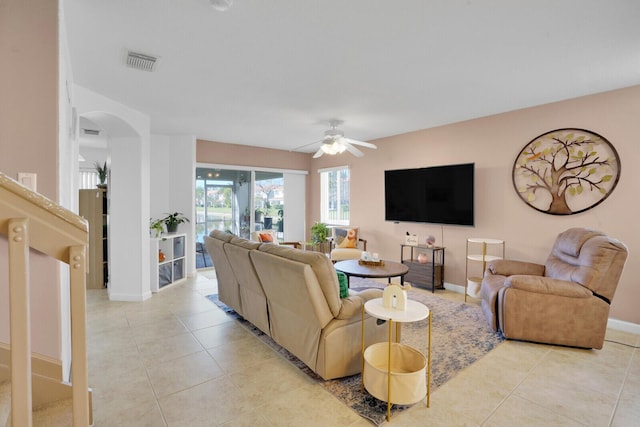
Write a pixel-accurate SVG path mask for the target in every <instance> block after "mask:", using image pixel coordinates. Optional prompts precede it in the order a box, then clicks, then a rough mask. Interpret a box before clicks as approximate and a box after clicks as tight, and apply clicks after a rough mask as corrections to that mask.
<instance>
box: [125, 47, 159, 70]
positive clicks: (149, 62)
mask: <svg viewBox="0 0 640 427" xmlns="http://www.w3.org/2000/svg"><path fill="white" fill-rule="evenodd" d="M157 62H158V58H156V57H154V56H149V55H144V54H142V53H136V52H131V51H129V52H128V53H127V66H128V67H130V68H135V69H136V70H142V71H149V72H151V71H153V67H155V65H156V63H157Z"/></svg>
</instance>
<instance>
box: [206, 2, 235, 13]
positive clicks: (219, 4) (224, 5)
mask: <svg viewBox="0 0 640 427" xmlns="http://www.w3.org/2000/svg"><path fill="white" fill-rule="evenodd" d="M209 3H211V6H212V7H213V8H214V9H215V10H219V11H220V12H224V11H225V10H227V9H229V8H230V7H231V5H232V4H233V0H209Z"/></svg>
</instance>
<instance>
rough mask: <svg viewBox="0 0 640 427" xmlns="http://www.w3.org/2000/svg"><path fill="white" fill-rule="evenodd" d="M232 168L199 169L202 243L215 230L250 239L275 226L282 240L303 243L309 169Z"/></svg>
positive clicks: (198, 226)
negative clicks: (307, 172) (256, 232)
mask: <svg viewBox="0 0 640 427" xmlns="http://www.w3.org/2000/svg"><path fill="white" fill-rule="evenodd" d="M231 168H232V166H231V167H215V166H204V165H202V166H198V167H197V168H196V197H195V200H196V224H195V225H196V242H199V243H202V242H204V239H203V237H204V236H206V235H208V234H209V233H210V232H211V231H212V230H221V231H226V232H229V233H232V234H235V235H236V236H240V237H243V238H245V239H251V232H252V231H260V230H273V231H275V232H276V233H277V237H278V240H280V241H303V240H304V237H305V222H304V218H305V187H306V185H305V180H306V172H305V171H278V170H273V171H269V170H251V169H241V168H239V169H231ZM285 188H286V190H285ZM285 202H286V203H285ZM285 224H286V227H285ZM197 246H198V245H196V247H197ZM196 259H198V258H197V257H196Z"/></svg>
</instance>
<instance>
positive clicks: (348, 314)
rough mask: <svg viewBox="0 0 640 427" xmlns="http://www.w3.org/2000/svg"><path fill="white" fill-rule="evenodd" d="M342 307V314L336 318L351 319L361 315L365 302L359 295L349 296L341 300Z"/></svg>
mask: <svg viewBox="0 0 640 427" xmlns="http://www.w3.org/2000/svg"><path fill="white" fill-rule="evenodd" d="M340 301H341V302H342V305H341V306H340V312H339V313H338V315H337V316H336V319H342V320H346V319H351V318H352V317H353V316H355V315H356V314H360V313H361V310H362V305H363V304H364V301H363V300H362V298H360V297H359V296H357V295H349V296H348V297H346V298H342V300H340Z"/></svg>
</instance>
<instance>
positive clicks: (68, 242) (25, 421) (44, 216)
mask: <svg viewBox="0 0 640 427" xmlns="http://www.w3.org/2000/svg"><path fill="white" fill-rule="evenodd" d="M0 234H2V235H4V236H6V237H7V241H8V249H9V293H10V297H9V304H10V305H9V307H10V323H11V324H10V334H11V338H10V340H11V343H10V347H11V378H12V381H11V414H12V424H13V425H14V426H29V427H30V426H31V425H32V390H31V384H32V383H31V338H30V310H29V249H30V248H33V249H36V250H38V251H40V252H42V253H44V254H46V255H48V256H50V257H53V258H55V259H57V260H59V261H62V262H64V263H66V264H69V277H70V279H69V281H70V283H69V287H70V295H71V296H70V316H71V358H72V363H71V378H72V381H71V387H72V399H73V425H74V426H76V427H79V426H88V425H89V423H90V421H91V415H90V402H89V392H88V391H89V384H88V367H87V342H86V341H87V339H86V324H87V319H86V287H85V286H86V285H85V281H86V266H87V263H86V254H87V244H88V239H89V237H88V236H89V235H88V225H87V222H86V221H85V220H84V219H83V218H81V217H79V216H78V215H76V214H74V213H73V212H71V211H69V210H67V209H65V208H63V207H61V206H60V205H58V204H56V203H55V202H52V201H51V200H49V199H47V198H46V197H44V196H42V195H40V194H38V193H35V192H33V191H31V190H29V189H28V188H27V187H24V186H22V185H21V184H19V183H17V182H16V181H14V180H12V179H11V178H9V177H7V176H6V175H5V174H3V173H2V172H0Z"/></svg>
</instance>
